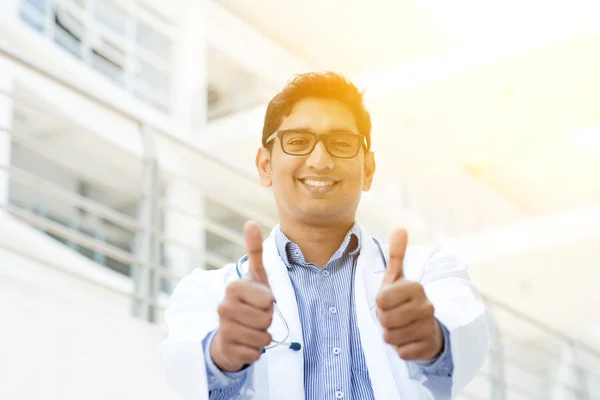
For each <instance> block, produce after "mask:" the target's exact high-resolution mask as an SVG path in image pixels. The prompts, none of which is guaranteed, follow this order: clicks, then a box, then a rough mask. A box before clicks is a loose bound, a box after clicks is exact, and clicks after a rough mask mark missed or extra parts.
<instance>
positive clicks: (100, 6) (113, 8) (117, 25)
mask: <svg viewBox="0 0 600 400" xmlns="http://www.w3.org/2000/svg"><path fill="white" fill-rule="evenodd" d="M94 17H95V18H96V20H97V21H99V22H101V23H102V24H104V25H106V26H107V27H109V28H111V29H112V30H113V31H115V32H117V33H120V34H121V35H125V34H126V32H127V20H128V18H129V15H128V14H127V12H126V11H125V10H123V9H121V8H120V7H117V5H115V4H114V3H113V2H111V1H108V0H96V2H95V3H94Z"/></svg>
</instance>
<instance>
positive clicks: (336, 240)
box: [280, 219, 354, 268]
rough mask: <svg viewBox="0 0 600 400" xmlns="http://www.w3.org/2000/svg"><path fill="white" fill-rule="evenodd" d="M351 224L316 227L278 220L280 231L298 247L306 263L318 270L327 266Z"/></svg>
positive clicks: (347, 222)
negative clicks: (313, 265)
mask: <svg viewBox="0 0 600 400" xmlns="http://www.w3.org/2000/svg"><path fill="white" fill-rule="evenodd" d="M353 224H354V221H345V222H334V223H330V224H324V225H317V224H312V223H304V222H299V221H286V220H285V219H281V220H280V228H281V231H282V232H283V233H284V234H285V236H287V238H288V239H290V240H291V241H292V242H294V243H296V244H297V245H298V247H300V250H302V254H303V255H304V259H305V260H306V262H312V263H315V264H316V265H318V266H319V268H321V267H323V266H325V265H327V262H329V260H330V259H331V257H332V256H333V254H335V252H336V251H337V250H338V249H339V248H340V246H341V245H342V241H343V240H344V238H345V237H346V234H347V233H348V231H349V230H350V228H352V225H353Z"/></svg>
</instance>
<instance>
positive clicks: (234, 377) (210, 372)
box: [202, 330, 248, 400]
mask: <svg viewBox="0 0 600 400" xmlns="http://www.w3.org/2000/svg"><path fill="white" fill-rule="evenodd" d="M216 333H217V330H214V331H212V332H210V333H209V334H208V335H206V337H205V338H204V339H203V340H202V345H203V348H204V361H205V363H206V377H207V381H208V391H209V399H210V400H226V399H231V398H233V397H234V396H235V395H236V394H237V393H239V391H240V389H241V388H242V386H243V385H244V381H245V380H246V375H248V368H247V367H246V368H244V369H243V370H241V371H238V372H224V371H221V370H220V369H219V367H217V366H216V365H215V363H214V361H213V360H212V357H211V356H210V344H211V343H212V340H213V338H214V336H215V334H216Z"/></svg>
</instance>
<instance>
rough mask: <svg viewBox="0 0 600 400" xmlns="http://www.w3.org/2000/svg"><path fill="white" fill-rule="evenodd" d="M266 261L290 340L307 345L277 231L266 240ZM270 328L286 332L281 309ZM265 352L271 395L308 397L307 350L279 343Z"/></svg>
mask: <svg viewBox="0 0 600 400" xmlns="http://www.w3.org/2000/svg"><path fill="white" fill-rule="evenodd" d="M263 262H264V265H265V269H266V271H267V275H268V277H269V284H270V285H271V290H272V291H273V296H274V297H275V300H276V301H277V306H278V307H279V310H280V311H281V313H282V314H283V316H284V318H285V320H286V321H287V324H288V326H289V329H290V336H289V337H288V339H287V341H288V342H299V343H301V344H302V346H304V341H303V338H302V326H301V325H300V316H299V315H298V305H297V303H296V294H295V292H294V288H293V286H292V282H291V281H290V278H289V275H288V271H287V267H286V266H285V264H284V263H283V260H282V259H281V257H279V253H278V251H277V246H276V244H275V238H274V236H273V235H271V236H270V237H269V238H268V239H267V240H266V241H265V243H264V252H263ZM269 332H270V333H271V334H272V336H273V338H274V339H277V340H281V339H283V337H284V336H285V326H284V325H283V322H282V321H281V318H279V316H278V315H277V312H275V313H274V314H273V323H272V325H271V328H270V329H269ZM265 356H266V362H267V366H268V368H267V369H268V378H269V399H271V400H278V399H286V400H304V356H303V350H300V351H293V350H290V349H288V348H286V347H284V346H277V347H275V348H272V349H270V350H267V352H266V354H265ZM265 356H263V357H265Z"/></svg>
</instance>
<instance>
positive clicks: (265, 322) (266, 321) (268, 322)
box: [260, 314, 273, 330]
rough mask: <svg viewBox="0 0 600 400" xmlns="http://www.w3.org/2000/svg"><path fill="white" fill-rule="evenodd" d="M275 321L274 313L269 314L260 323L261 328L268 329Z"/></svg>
mask: <svg viewBox="0 0 600 400" xmlns="http://www.w3.org/2000/svg"><path fill="white" fill-rule="evenodd" d="M272 322H273V314H267V315H265V316H264V318H263V321H262V323H261V324H260V329H264V330H266V329H268V328H269V327H270V326H271V323H272Z"/></svg>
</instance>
